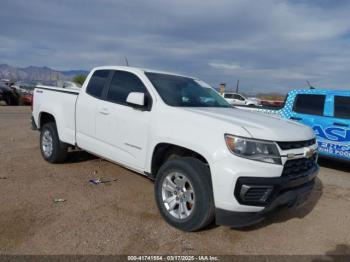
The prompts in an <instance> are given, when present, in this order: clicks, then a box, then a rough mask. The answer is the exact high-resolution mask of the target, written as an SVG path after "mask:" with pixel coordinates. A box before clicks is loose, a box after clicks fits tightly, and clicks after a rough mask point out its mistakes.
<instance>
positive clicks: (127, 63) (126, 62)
mask: <svg viewBox="0 0 350 262" xmlns="http://www.w3.org/2000/svg"><path fill="white" fill-rule="evenodd" d="M125 64H126V66H129V62H128V58H127V57H125Z"/></svg>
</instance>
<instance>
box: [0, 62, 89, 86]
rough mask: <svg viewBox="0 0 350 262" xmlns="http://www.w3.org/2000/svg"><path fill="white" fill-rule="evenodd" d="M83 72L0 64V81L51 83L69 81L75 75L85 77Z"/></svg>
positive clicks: (86, 72)
mask: <svg viewBox="0 0 350 262" xmlns="http://www.w3.org/2000/svg"><path fill="white" fill-rule="evenodd" d="M88 73H89V72H88V71H85V70H67V71H60V70H55V69H52V68H49V67H46V66H43V67H40V66H28V67H23V68H20V67H14V66H10V65H7V64H0V79H9V80H11V81H24V82H29V83H32V82H42V83H46V82H52V81H57V80H71V79H72V78H73V77H75V76H76V75H87V74H88Z"/></svg>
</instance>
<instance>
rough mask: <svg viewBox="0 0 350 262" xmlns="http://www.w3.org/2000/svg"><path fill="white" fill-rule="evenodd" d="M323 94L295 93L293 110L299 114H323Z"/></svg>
mask: <svg viewBox="0 0 350 262" xmlns="http://www.w3.org/2000/svg"><path fill="white" fill-rule="evenodd" d="M324 101H325V96H324V95H306V94H305V95H297V96H296V99H295V103H294V107H293V111H294V112H296V113H301V114H309V115H323V109H324Z"/></svg>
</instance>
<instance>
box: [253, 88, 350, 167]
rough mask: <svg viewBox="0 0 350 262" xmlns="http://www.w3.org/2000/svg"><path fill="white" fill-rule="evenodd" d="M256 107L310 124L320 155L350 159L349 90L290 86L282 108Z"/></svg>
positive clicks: (261, 110)
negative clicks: (296, 88) (290, 89)
mask: <svg viewBox="0 0 350 262" xmlns="http://www.w3.org/2000/svg"><path fill="white" fill-rule="evenodd" d="M257 111H260V112H264V113H268V114H278V115H280V116H281V117H283V118H286V119H291V120H294V121H298V122H301V123H303V124H305V125H308V126H310V127H312V128H313V130H314V132H315V134H316V136H317V142H318V146H319V154H320V156H325V157H331V158H337V159H342V160H347V161H350V91H335V90H317V89H310V90H307V89H301V90H292V91H290V92H289V93H288V96H287V98H286V101H285V104H284V107H283V108H281V109H279V110H268V109H258V110H257Z"/></svg>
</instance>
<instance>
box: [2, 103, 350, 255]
mask: <svg viewBox="0 0 350 262" xmlns="http://www.w3.org/2000/svg"><path fill="white" fill-rule="evenodd" d="M29 116H30V108H29V107H5V106H0V127H1V128H0V178H1V179H0V254H215V255H220V254H315V255H316V254H317V255H320V254H350V233H349V232H350V191H349V189H350V167H349V166H350V165H349V164H342V163H338V162H332V161H325V160H322V161H321V163H320V164H321V172H320V174H319V177H318V179H317V185H316V188H315V190H314V192H313V194H312V195H311V198H310V199H309V201H308V202H307V204H306V205H304V206H303V207H300V208H299V209H297V210H290V209H284V210H281V211H279V212H278V213H276V214H274V215H273V216H271V217H270V218H269V219H267V220H266V221H264V222H263V223H262V224H259V225H257V226H254V227H252V228H248V229H244V230H233V229H230V228H227V227H222V226H221V227H217V226H213V227H211V228H208V229H206V230H204V231H201V232H197V233H184V232H180V231H178V230H175V229H173V228H171V227H170V226H168V225H167V224H166V223H165V222H164V221H163V219H162V218H161V216H160V214H159V213H158V210H157V208H156V205H155V201H154V197H153V183H152V182H151V181H150V180H148V179H146V178H144V177H142V176H140V175H137V174H135V173H133V172H130V171H128V170H126V169H124V168H122V167H120V166H117V165H114V164H112V163H109V162H107V161H102V160H100V159H98V158H95V157H93V156H91V155H89V154H87V153H84V152H74V153H72V155H71V156H70V158H69V159H68V161H67V163H64V164H56V165H52V164H49V163H47V162H45V161H44V160H43V159H42V158H41V155H40V151H39V146H38V139H39V133H38V132H36V131H32V130H30V122H29ZM96 172H97V173H96ZM94 173H96V174H94ZM97 177H102V178H104V179H108V180H115V179H116V181H113V182H111V183H106V184H100V185H97V186H94V185H91V184H89V183H88V180H89V179H92V178H97ZM54 198H63V199H66V202H61V203H54V202H53V199H54Z"/></svg>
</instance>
